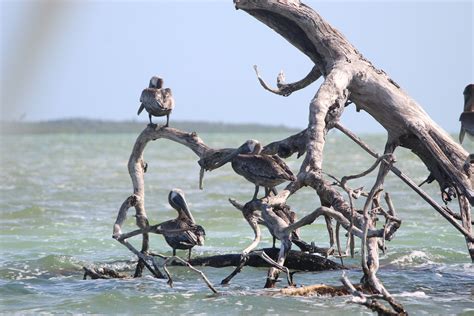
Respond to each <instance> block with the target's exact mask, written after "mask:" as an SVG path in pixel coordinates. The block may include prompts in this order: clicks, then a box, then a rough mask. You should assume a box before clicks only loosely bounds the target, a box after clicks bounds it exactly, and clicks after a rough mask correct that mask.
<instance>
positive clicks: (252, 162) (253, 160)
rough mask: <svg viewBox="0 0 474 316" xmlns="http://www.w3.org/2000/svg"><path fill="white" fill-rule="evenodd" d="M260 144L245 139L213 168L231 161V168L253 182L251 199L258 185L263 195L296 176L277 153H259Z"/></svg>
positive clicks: (255, 196)
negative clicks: (253, 189)
mask: <svg viewBox="0 0 474 316" xmlns="http://www.w3.org/2000/svg"><path fill="white" fill-rule="evenodd" d="M261 150H262V145H261V144H260V143H259V142H258V141H257V140H253V139H251V140H247V141H246V142H245V143H244V144H243V145H242V146H240V147H239V148H237V149H236V150H234V151H233V152H231V153H230V154H228V155H226V156H224V157H223V158H222V160H221V161H220V162H218V163H217V164H216V165H215V166H213V169H215V168H218V167H220V166H222V165H224V164H226V163H227V162H229V161H231V162H232V169H234V171H235V172H236V173H237V174H239V175H241V176H243V177H244V178H245V179H247V180H248V181H250V182H252V183H254V184H255V193H254V195H253V199H254V200H255V199H256V198H257V194H258V191H259V187H260V186H263V187H264V188H265V197H266V196H268V195H269V194H270V192H274V193H275V192H276V191H275V186H277V185H279V184H281V183H283V182H285V181H295V180H296V177H295V176H294V174H293V172H291V170H290V168H289V167H288V166H287V164H286V163H285V162H284V161H283V160H282V159H281V158H280V157H278V156H277V155H262V154H260V152H261Z"/></svg>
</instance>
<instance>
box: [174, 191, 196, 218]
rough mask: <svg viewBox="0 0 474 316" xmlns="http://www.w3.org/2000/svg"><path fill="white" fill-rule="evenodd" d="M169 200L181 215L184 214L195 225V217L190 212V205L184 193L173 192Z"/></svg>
mask: <svg viewBox="0 0 474 316" xmlns="http://www.w3.org/2000/svg"><path fill="white" fill-rule="evenodd" d="M169 200H170V201H169V202H170V205H171V206H173V207H174V208H175V209H176V210H177V211H178V213H179V214H180V215H181V214H182V213H184V215H185V216H186V217H187V218H189V219H190V220H191V222H193V223H195V221H194V217H193V215H192V214H191V212H190V211H189V208H188V203H186V199H185V198H184V193H183V192H182V191H181V190H177V189H174V190H172V191H171V192H170V194H169Z"/></svg>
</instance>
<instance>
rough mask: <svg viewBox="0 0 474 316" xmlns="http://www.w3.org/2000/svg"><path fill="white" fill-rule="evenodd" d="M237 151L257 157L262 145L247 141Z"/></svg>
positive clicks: (255, 141)
mask: <svg viewBox="0 0 474 316" xmlns="http://www.w3.org/2000/svg"><path fill="white" fill-rule="evenodd" d="M239 149H240V153H241V154H253V155H258V154H259V153H260V152H261V151H262V145H261V144H260V142H259V141H258V140H255V139H249V140H247V141H246V142H245V143H244V144H243V145H242V146H240V148H239Z"/></svg>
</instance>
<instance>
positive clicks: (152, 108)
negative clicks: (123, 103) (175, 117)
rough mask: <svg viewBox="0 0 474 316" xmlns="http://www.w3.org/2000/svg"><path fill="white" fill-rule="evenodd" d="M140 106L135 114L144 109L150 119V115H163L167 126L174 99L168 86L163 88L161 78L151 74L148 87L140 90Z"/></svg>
mask: <svg viewBox="0 0 474 316" xmlns="http://www.w3.org/2000/svg"><path fill="white" fill-rule="evenodd" d="M140 102H141V105H140V108H139V109H138V112H137V115H140V113H141V112H142V111H143V109H146V110H147V112H148V117H149V119H150V124H153V122H152V121H151V116H152V115H153V116H165V115H166V125H165V127H168V125H169V122H170V113H171V111H172V110H173V108H174V99H173V95H172V93H171V89H170V88H165V89H163V79H162V78H160V77H156V76H153V77H151V79H150V84H149V86H148V88H146V89H145V90H143V91H142V95H141V96H140Z"/></svg>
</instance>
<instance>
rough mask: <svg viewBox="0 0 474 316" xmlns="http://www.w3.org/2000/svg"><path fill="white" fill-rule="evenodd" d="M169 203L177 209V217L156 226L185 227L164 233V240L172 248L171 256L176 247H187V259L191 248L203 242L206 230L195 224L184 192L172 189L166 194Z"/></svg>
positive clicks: (167, 228) (170, 228) (171, 228)
mask: <svg viewBox="0 0 474 316" xmlns="http://www.w3.org/2000/svg"><path fill="white" fill-rule="evenodd" d="M168 202H169V204H170V205H171V206H172V207H173V208H174V209H175V210H176V211H178V217H177V218H175V219H172V220H169V221H166V222H164V223H161V224H160V225H159V226H158V228H160V229H163V230H176V229H187V228H189V230H187V231H184V232H179V233H164V234H163V236H164V237H165V240H166V242H167V243H168V245H170V247H171V248H173V256H176V249H189V253H188V260H189V259H190V258H191V249H192V248H193V247H194V246H196V245H198V246H202V245H203V244H204V237H205V236H206V232H205V231H204V228H202V226H200V225H196V222H195V221H194V218H193V215H192V214H191V212H190V211H189V208H188V204H187V203H186V200H185V199H184V192H183V191H181V190H180V189H173V190H171V191H170V193H169V194H168Z"/></svg>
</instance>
